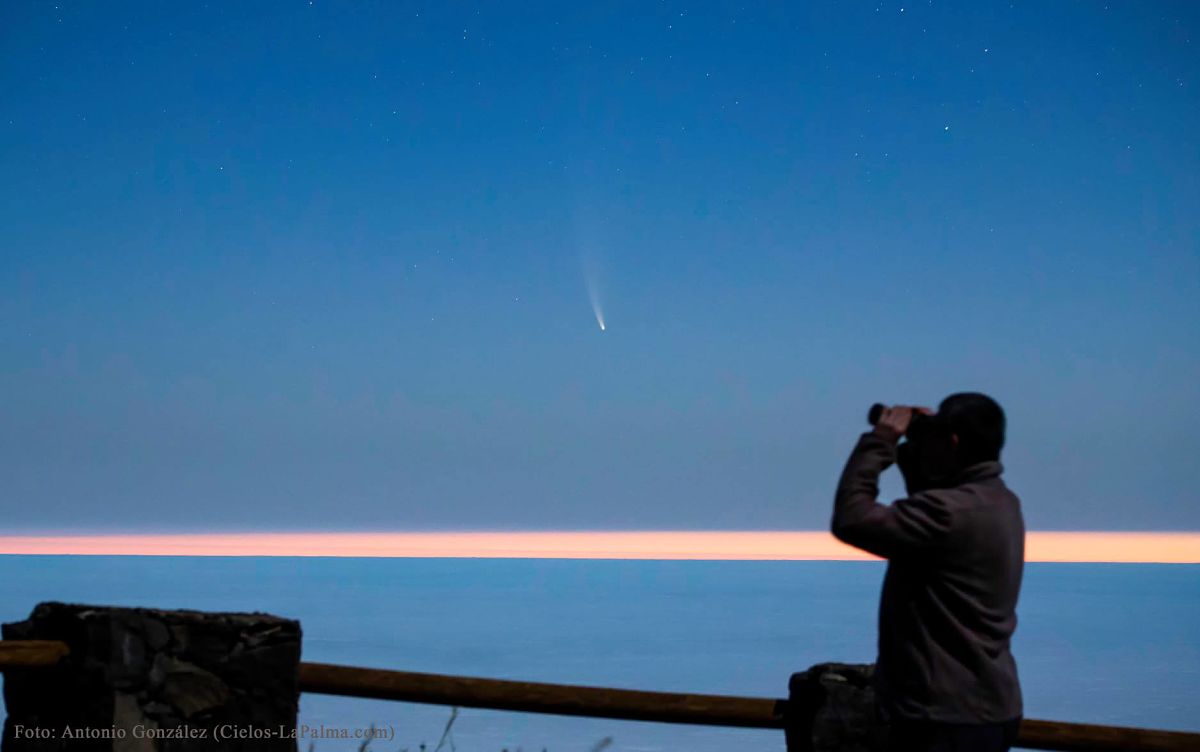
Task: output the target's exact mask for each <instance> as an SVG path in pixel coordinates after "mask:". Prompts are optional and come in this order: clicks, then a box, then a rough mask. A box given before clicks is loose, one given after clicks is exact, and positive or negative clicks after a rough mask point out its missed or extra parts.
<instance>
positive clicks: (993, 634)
mask: <svg viewBox="0 0 1200 752" xmlns="http://www.w3.org/2000/svg"><path fill="white" fill-rule="evenodd" d="M895 460H896V445H895V444H894V443H893V442H891V441H888V440H887V439H884V438H882V437H880V436H877V435H875V434H874V433H866V434H863V436H862V438H861V439H859V441H858V445H857V446H855V448H854V452H853V454H851V455H850V459H849V461H848V462H847V463H846V469H845V470H844V471H843V472H842V478H841V481H840V482H839V483H838V490H837V498H836V500H835V502H834V511H833V534H834V535H835V536H836V537H837V538H838V539H839V540H841V541H843V542H845V543H848V544H850V545H852V546H855V547H857V548H861V549H863V550H865V551H869V552H870V553H873V554H875V555H876V556H881V557H883V558H886V559H887V560H888V568H887V574H886V575H885V577H884V581H883V595H882V597H881V599H880V603H879V657H878V661H877V665H876V674H875V676H876V678H875V681H876V691H877V694H878V698H879V705H880V707H881V709H882V710H883V711H884V713H885V714H887V715H889V716H898V717H900V718H907V719H913V720H931V721H944V722H950V723H990V722H997V721H1007V720H1010V719H1012V718H1015V717H1017V716H1019V715H1021V713H1022V705H1021V685H1020V682H1019V681H1018V679H1017V666H1016V663H1015V661H1014V660H1013V657H1012V653H1011V652H1010V651H1009V640H1010V638H1011V637H1012V633H1013V630H1014V629H1016V626H1017V615H1016V607H1017V596H1018V594H1019V592H1020V589H1021V572H1022V568H1023V566H1024V560H1025V523H1024V520H1023V519H1022V517H1021V502H1020V500H1019V499H1018V498H1017V497H1016V495H1015V494H1013V492H1012V491H1010V490H1008V487H1007V486H1005V485H1004V481H1002V480H1001V479H1000V473H1001V472H1002V471H1003V467H1002V466H1001V465H1000V463H999V462H982V463H979V464H977V465H972V466H971V467H968V468H966V469H965V470H964V471H962V472H961V473H960V475H959V477H958V478H957V480H956V483H955V484H954V486H953V487H952V488H942V489H935V490H929V491H922V492H920V493H917V494H914V495H913V496H911V497H910V498H907V499H900V500H898V501H896V502H894V503H892V504H891V505H884V504H880V503H878V502H877V501H876V497H878V495H879V475H880V473H882V472H883V471H884V470H885V469H887V467H888V466H889V465H891V464H892V463H893V462H895Z"/></svg>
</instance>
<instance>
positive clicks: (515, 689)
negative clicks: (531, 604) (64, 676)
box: [0, 640, 1200, 752]
mask: <svg viewBox="0 0 1200 752" xmlns="http://www.w3.org/2000/svg"><path fill="white" fill-rule="evenodd" d="M67 650H68V649H67V646H66V645H65V644H63V643H61V642H54V641H41V640H28V641H18V640H0V672H2V671H4V670H6V669H29V668H39V667H46V666H53V665H54V664H56V663H58V662H59V661H60V660H61V659H62V658H63V657H64V656H66V655H67ZM299 683H300V691H301V692H310V693H314V694H325V695H339V696H343V697H363V698H372V699H378V700H399V701H403V702H416V703H427V704H435V705H454V706H460V707H472V708H488V709H492V710H515V711H522V712H530V713H549V714H555V715H571V716H588V717H593V718H614V719H621V720H631V721H659V722H662V723H688V724H700V725H707V726H736V727H742V728H763V729H782V728H783V725H784V713H785V710H786V707H787V701H786V700H782V699H764V698H755V697H733V696H726V695H699V694H680V693H674V692H644V691H639V690H630V689H608V688H603V687H582V686H575V685H569V684H542V683H535V682H521V681H505V680H500V679H481V678H474V677H465V676H448V675H444V674H424V673H414V672H409V671H387V670H382V669H373V668H357V667H353V666H337V665H332V664H327V663H301V664H300V674H299ZM1017 746H1020V747H1024V748H1028V749H1046V750H1074V751H1076V752H1109V751H1110V750H1111V751H1116V750H1132V751H1139V750H1141V751H1144V752H1182V751H1183V750H1193V751H1194V750H1200V734H1196V733H1187V732H1180V731H1160V730H1156V729H1142V728H1129V727H1123V726H1100V725H1094V724H1087V723H1063V722H1060V721H1039V720H1034V719H1025V720H1024V721H1022V722H1021V730H1020V734H1019V736H1018V738H1017Z"/></svg>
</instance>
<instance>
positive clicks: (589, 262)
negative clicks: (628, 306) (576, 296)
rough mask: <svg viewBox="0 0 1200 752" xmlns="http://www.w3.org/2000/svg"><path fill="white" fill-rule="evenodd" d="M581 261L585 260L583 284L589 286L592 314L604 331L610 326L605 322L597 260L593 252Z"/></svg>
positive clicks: (584, 256) (588, 292)
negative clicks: (593, 256) (592, 255)
mask: <svg viewBox="0 0 1200 752" xmlns="http://www.w3.org/2000/svg"><path fill="white" fill-rule="evenodd" d="M581 261H582V262H583V284H584V286H585V287H587V294H588V302H590V303H591V304H592V314H593V315H594V316H595V317H596V325H597V326H599V327H600V331H602V332H603V331H605V330H606V329H607V328H608V326H607V325H606V324H605V323H604V304H603V302H602V301H601V300H600V282H599V276H600V275H599V273H598V271H597V267H596V262H595V259H594V258H592V257H591V254H584V255H583V256H582V257H581Z"/></svg>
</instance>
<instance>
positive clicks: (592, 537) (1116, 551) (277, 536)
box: [0, 530, 1200, 564]
mask: <svg viewBox="0 0 1200 752" xmlns="http://www.w3.org/2000/svg"><path fill="white" fill-rule="evenodd" d="M0 554H10V555H33V554H66V555H131V556H337V557H384V558H502V559H523V558H531V559H671V560H712V561H869V560H873V559H874V558H875V557H873V556H871V555H870V554H866V553H864V552H862V551H858V550H857V549H854V548H850V547H849V546H846V545H844V544H842V543H840V542H839V541H837V540H836V539H834V538H833V536H832V535H830V534H829V533H827V532H822V531H652V530H639V531H627V532H616V531H599V532H589V531H536V532H381V533H356V532H330V533H172V534H129V535H113V534H101V535H0ZM1025 558H1026V561H1030V562H1125V563H1172V564H1197V563H1200V533H1191V532H1183V533H1167V532H1154V533H1144V532H1041V531H1034V532H1030V533H1028V534H1027V537H1026V546H1025Z"/></svg>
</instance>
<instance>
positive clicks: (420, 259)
mask: <svg viewBox="0 0 1200 752" xmlns="http://www.w3.org/2000/svg"><path fill="white" fill-rule="evenodd" d="M1198 30H1200V13H1198V12H1197V10H1196V6H1194V5H1193V4H1190V3H1174V4H1172V3H1157V4H1152V5H1149V6H1147V5H1145V4H1134V3H1110V4H1108V5H1107V6H1105V5H1103V4H1100V3H1094V4H1093V3H1054V4H1050V5H1049V7H1047V6H1046V5H1045V4H1037V3H1016V4H1009V3H961V4H957V5H953V4H948V3H928V2H926V3H914V4H913V5H912V6H911V7H910V6H908V5H906V4H896V3H889V4H878V5H873V4H853V3H846V4H833V3H817V4H790V3H789V4H754V3H751V4H746V5H732V4H731V5H723V4H694V3H681V2H680V3H675V2H662V3H631V4H624V5H621V4H613V3H595V4H593V3H569V4H540V5H539V4H522V6H521V8H520V10H519V12H518V11H516V10H514V7H513V6H512V5H511V4H507V3H496V4H488V5H467V4H457V3H355V4H349V3H331V2H320V1H319V0H318V1H317V2H314V3H312V4H309V3H308V2H307V1H306V0H303V1H301V2H286V3H272V2H263V3H253V4H245V3H215V2H214V3H208V4H186V5H185V4H176V3H140V4H126V3H106V4H100V3H70V2H65V3H59V4H58V5H55V4H53V3H24V2H17V3H6V4H5V5H4V6H3V7H2V8H0V49H2V50H3V55H2V56H0V91H3V92H4V95H3V96H2V97H0V170H2V171H3V174H4V180H3V181H0V322H2V323H0V387H3V389H2V391H0V505H3V507H2V509H3V515H4V518H5V525H6V526H7V527H11V528H12V529H17V530H30V531H32V530H60V529H61V530H66V529H71V530H194V529H241V528H247V529H263V528H286V529H354V530H362V529H432V528H437V529H444V528H500V529H508V528H584V529H593V528H597V529H598V528H605V529H608V528H703V529H715V528H737V529H745V528H763V529H783V528H819V527H823V526H824V525H825V524H826V523H827V521H828V516H829V506H830V502H831V494H832V489H833V484H834V482H835V480H836V477H837V474H838V472H839V471H840V468H841V464H842V462H843V461H844V458H845V455H846V454H847V453H848V451H849V449H850V447H851V446H852V444H853V441H854V439H855V436H856V435H857V434H858V433H859V432H860V431H861V430H862V429H863V414H864V413H865V410H866V407H867V406H868V405H869V404H870V403H871V402H873V401H876V400H885V401H892V402H916V403H921V404H936V402H937V401H938V400H939V399H941V398H942V397H943V396H945V395H946V394H948V393H949V392H952V391H959V390H982V391H985V392H988V393H990V394H992V395H993V396H995V397H996V398H997V399H998V400H999V401H1000V402H1001V403H1002V404H1003V405H1004V406H1005V408H1006V409H1007V411H1008V414H1009V420H1010V434H1009V442H1010V443H1009V447H1008V449H1007V450H1006V454H1005V457H1004V459H1005V463H1006V466H1007V468H1008V473H1007V477H1008V479H1009V481H1010V483H1011V485H1013V487H1014V489H1015V490H1016V491H1017V492H1018V493H1019V494H1021V496H1022V497H1023V499H1024V502H1025V511H1026V519H1027V521H1028V523H1029V525H1030V526H1031V527H1036V528H1045V529H1072V528H1081V529H1198V528H1200V504H1197V503H1196V490H1195V485H1194V482H1195V480H1194V478H1195V473H1194V469H1193V468H1194V467H1195V465H1196V461H1195V457H1196V456H1197V455H1198V454H1200V438H1198V436H1200V433H1198V432H1197V430H1196V426H1197V425H1198V424H1200V409H1198V408H1197V405H1198V404H1200V388H1198V387H1197V384H1198V383H1200V379H1198V378H1197V377H1198V376H1200V336H1198V334H1200V331H1198V330H1200V140H1198V139H1197V137H1196V133H1197V132H1200V100H1198V98H1197V85H1198V83H1200V76H1198V75H1197V74H1198V73H1200V55H1198V44H1200V42H1198V41H1197V39H1196V38H1195V37H1196V33H1197V31H1198ZM589 283H590V284H592V285H593V288H594V290H595V292H596V295H597V297H598V299H599V300H600V302H601V304H602V306H603V311H604V316H605V320H606V323H607V330H606V331H603V332H601V331H600V329H599V327H598V326H597V323H596V320H595V318H594V316H593V311H592V308H591V305H590V303H589V290H588V284H589ZM885 490H886V491H887V492H888V493H890V494H893V495H894V494H897V493H899V492H900V490H901V489H900V485H899V484H898V483H897V482H896V480H895V479H894V478H891V479H889V481H888V485H887V486H886V488H885Z"/></svg>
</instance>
